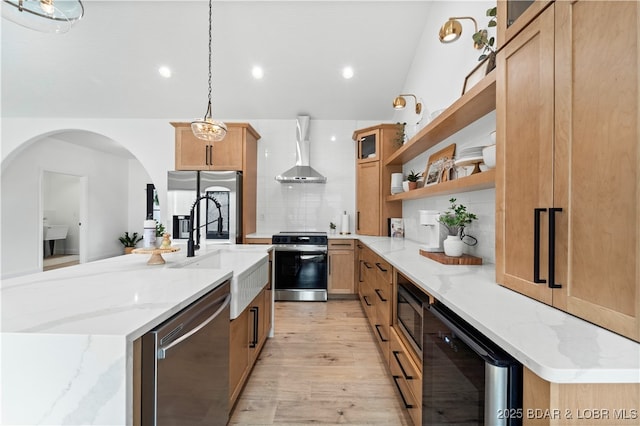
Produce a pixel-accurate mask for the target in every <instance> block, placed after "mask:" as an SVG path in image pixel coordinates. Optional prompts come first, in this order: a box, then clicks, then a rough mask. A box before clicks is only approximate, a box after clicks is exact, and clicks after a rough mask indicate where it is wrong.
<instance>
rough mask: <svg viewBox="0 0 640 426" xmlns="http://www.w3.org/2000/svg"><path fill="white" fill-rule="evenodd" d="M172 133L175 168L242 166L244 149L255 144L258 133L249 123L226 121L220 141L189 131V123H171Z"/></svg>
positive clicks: (244, 155)
mask: <svg viewBox="0 0 640 426" xmlns="http://www.w3.org/2000/svg"><path fill="white" fill-rule="evenodd" d="M171 124H172V125H173V127H175V133H176V152H175V161H176V170H237V171H244V170H245V161H246V159H245V157H246V154H247V152H246V151H247V150H251V149H254V148H255V147H256V145H255V144H256V141H257V140H258V139H260V135H259V134H258V133H257V132H256V131H255V129H254V128H253V127H251V125H250V124H247V123H226V124H227V135H226V136H225V138H224V139H223V140H222V141H219V142H207V141H203V140H202V139H198V138H196V137H195V136H194V134H193V132H192V131H191V123H171Z"/></svg>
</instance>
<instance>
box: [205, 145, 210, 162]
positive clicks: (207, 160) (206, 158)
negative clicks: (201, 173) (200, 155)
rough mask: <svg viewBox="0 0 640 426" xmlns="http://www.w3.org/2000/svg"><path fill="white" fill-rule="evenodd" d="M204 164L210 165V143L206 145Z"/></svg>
mask: <svg viewBox="0 0 640 426" xmlns="http://www.w3.org/2000/svg"><path fill="white" fill-rule="evenodd" d="M204 164H206V165H207V166H208V165H209V145H205V146H204Z"/></svg>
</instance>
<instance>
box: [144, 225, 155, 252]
mask: <svg viewBox="0 0 640 426" xmlns="http://www.w3.org/2000/svg"><path fill="white" fill-rule="evenodd" d="M142 236H143V239H142V242H143V245H144V247H145V248H152V247H155V246H156V221H155V220H153V219H151V220H145V221H144V233H143V234H142Z"/></svg>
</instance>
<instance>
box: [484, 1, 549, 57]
mask: <svg viewBox="0 0 640 426" xmlns="http://www.w3.org/2000/svg"><path fill="white" fill-rule="evenodd" d="M553 1H554V0H498V2H497V7H498V10H497V12H498V14H497V19H496V21H497V22H496V23H497V29H498V46H500V47H504V46H506V45H507V44H508V43H509V42H510V41H511V39H513V37H515V36H516V35H517V34H518V33H520V31H522V29H523V28H525V27H526V26H527V25H529V23H530V22H531V21H532V20H533V19H534V18H535V17H536V16H538V14H539V13H540V12H541V11H542V10H544V9H545V8H546V7H547V6H548V5H549V3H551V2H553Z"/></svg>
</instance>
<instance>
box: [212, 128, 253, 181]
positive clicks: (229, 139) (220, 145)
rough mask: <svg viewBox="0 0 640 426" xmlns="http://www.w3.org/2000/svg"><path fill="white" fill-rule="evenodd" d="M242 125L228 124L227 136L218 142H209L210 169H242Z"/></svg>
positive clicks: (243, 130)
mask: <svg viewBox="0 0 640 426" xmlns="http://www.w3.org/2000/svg"><path fill="white" fill-rule="evenodd" d="M244 132H245V129H244V127H235V126H229V125H228V130H227V136H225V138H224V139H223V140H221V141H219V142H211V143H210V144H211V150H212V153H211V159H212V161H211V163H212V164H211V167H210V170H238V171H242V156H243V149H244V144H243V143H242V141H243V139H244Z"/></svg>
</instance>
